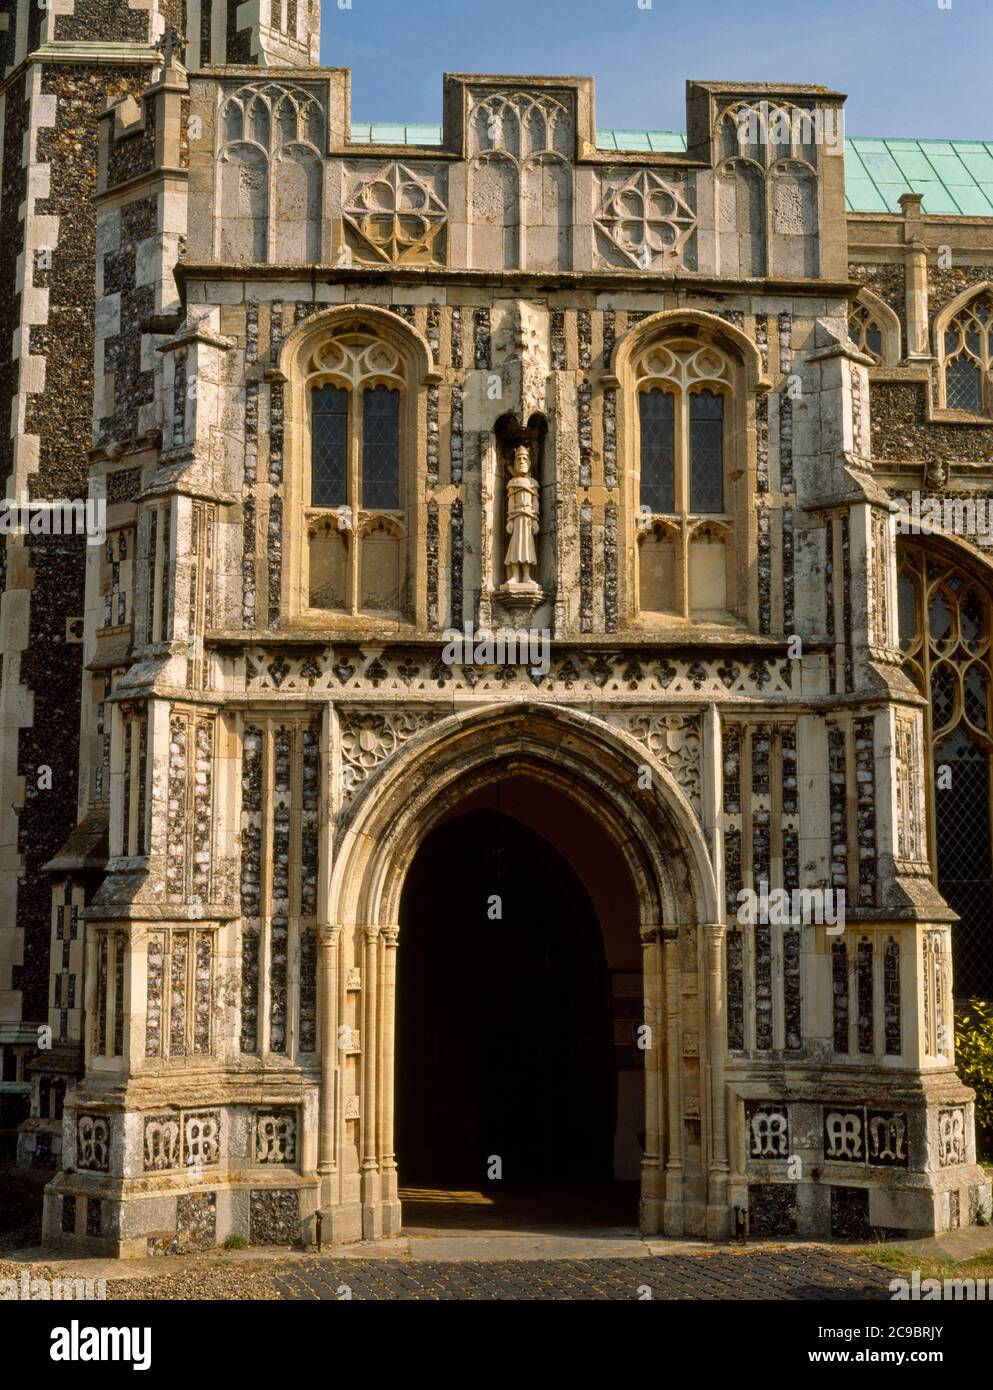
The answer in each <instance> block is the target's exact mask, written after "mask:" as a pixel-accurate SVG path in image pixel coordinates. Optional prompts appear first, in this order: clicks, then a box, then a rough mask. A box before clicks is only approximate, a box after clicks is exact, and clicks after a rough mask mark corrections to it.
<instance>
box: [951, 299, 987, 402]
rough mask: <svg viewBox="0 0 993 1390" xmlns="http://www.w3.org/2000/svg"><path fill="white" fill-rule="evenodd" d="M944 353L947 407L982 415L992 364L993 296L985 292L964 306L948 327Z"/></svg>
mask: <svg viewBox="0 0 993 1390" xmlns="http://www.w3.org/2000/svg"><path fill="white" fill-rule="evenodd" d="M944 352H945V405H946V406H947V407H948V409H949V410H967V411H969V412H970V413H971V414H973V415H978V414H980V413H981V412H982V410H983V409H984V401H983V381H984V378H986V377H987V376H988V374H989V371H990V366H991V362H993V297H991V296H990V295H989V294H988V293H984V294H981V295H978V296H977V297H976V298H975V299H972V300H970V301H969V303H968V304H965V305H963V306H962V308H961V309H960V310H959V311H958V313H957V314H955V315H954V317H953V318H952V319H951V320H950V321H949V323H948V324H947V325H946V327H945V334H944Z"/></svg>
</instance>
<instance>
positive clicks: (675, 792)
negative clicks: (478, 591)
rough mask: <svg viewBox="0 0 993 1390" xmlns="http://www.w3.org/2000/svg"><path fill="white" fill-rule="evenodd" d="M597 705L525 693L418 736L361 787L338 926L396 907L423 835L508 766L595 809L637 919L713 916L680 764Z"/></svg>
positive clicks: (340, 863) (337, 875)
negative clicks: (555, 702)
mask: <svg viewBox="0 0 993 1390" xmlns="http://www.w3.org/2000/svg"><path fill="white" fill-rule="evenodd" d="M645 762H646V750H645V748H644V747H643V746H642V745H641V744H639V743H638V742H637V740H636V739H634V738H633V737H632V736H631V735H630V734H629V733H627V732H626V731H625V730H621V729H618V728H617V727H615V726H614V725H611V724H608V723H607V722H606V721H604V720H602V719H600V718H598V717H597V716H595V715H591V714H586V713H581V712H579V711H576V710H571V709H566V708H562V707H558V706H548V705H539V704H530V703H527V702H522V703H514V704H502V705H499V706H495V707H494V706H488V707H487V708H485V709H482V710H479V709H477V710H474V711H472V712H470V713H460V714H454V715H451V716H449V717H447V718H445V719H443V720H441V721H440V722H437V723H434V724H432V725H431V726H430V727H429V728H427V729H424V730H422V731H420V732H418V733H417V734H415V735H414V736H413V737H412V738H410V739H409V740H408V741H407V742H406V743H405V744H404V746H403V747H402V748H400V749H398V750H397V752H396V753H395V754H394V755H393V756H392V757H391V758H390V759H389V760H388V761H387V762H386V763H385V764H384V765H383V766H382V767H381V768H380V769H379V770H378V772H377V774H376V776H375V777H372V778H370V779H369V781H368V782H367V783H366V784H365V785H364V786H363V787H361V788H360V789H359V791H358V794H357V796H356V798H355V800H354V802H353V805H352V809H351V812H350V814H349V817H348V819H347V822H346V823H345V824H343V825H342V826H341V827H340V829H339V840H338V843H337V844H336V846H335V852H334V865H333V869H332V873H331V881H330V884H329V898H328V917H329V920H330V921H331V922H333V923H335V924H337V925H341V926H354V925H356V924H366V925H375V924H380V925H387V924H391V923H395V922H396V921H397V919H398V913H399V906H400V894H401V892H402V889H403V883H404V879H405V877H406V873H407V869H408V868H409V866H410V864H411V863H412V861H413V858H414V854H415V853H416V851H417V848H418V846H419V845H420V843H421V842H422V840H423V839H424V837H425V835H426V834H427V833H428V831H429V830H430V829H431V828H432V826H433V825H434V824H436V823H437V822H438V820H439V819H440V818H441V817H442V816H443V815H444V814H445V813H446V812H448V811H449V810H451V809H454V808H455V807H456V806H457V805H458V803H459V802H461V801H462V800H463V799H464V798H465V797H466V796H468V795H469V794H470V793H471V792H472V791H474V790H475V789H477V788H478V787H481V786H485V785H487V784H489V783H491V782H493V781H495V780H497V779H498V778H500V777H504V776H507V775H520V774H524V775H530V776H535V777H538V778H540V779H541V780H543V781H546V782H549V783H550V784H551V785H553V786H555V787H557V788H558V789H559V790H560V791H562V792H564V793H565V794H566V795H569V796H571V797H572V798H573V799H574V800H575V801H576V802H577V803H578V804H579V805H580V806H582V807H584V808H585V809H586V810H587V811H588V812H589V813H590V814H591V815H593V816H594V817H595V818H596V820H597V821H598V823H599V824H600V825H601V826H602V827H603V829H604V830H605V831H606V833H607V834H608V835H610V836H611V838H612V839H613V840H614V842H615V844H616V846H617V848H618V850H619V851H620V853H621V855H622V857H623V858H624V859H625V862H626V863H627V866H628V869H629V871H630V873H631V877H632V882H633V885H634V888H635V891H636V894H637V898H638V902H639V912H640V915H641V921H640V923H639V926H641V927H652V926H657V925H658V924H659V923H660V922H666V923H672V924H685V923H689V922H696V923H699V924H705V923H714V922H717V921H719V920H720V917H719V911H720V909H719V896H718V892H717V885H716V880H715V878H714V874H713V868H712V866H711V863H710V858H709V855H708V852H707V846H706V843H705V841H704V838H703V834H702V832H701V830H700V826H699V822H698V821H697V818H696V816H695V815H694V812H693V809H692V807H691V806H690V803H689V802H688V800H687V799H686V796H685V794H684V792H683V791H682V789H681V788H680V787H679V785H678V783H677V782H676V780H675V778H674V777H673V776H672V774H671V773H670V772H669V771H668V770H667V769H666V768H665V767H664V766H662V765H661V764H657V765H656V766H654V767H653V769H652V772H653V776H652V779H651V781H652V785H651V787H649V788H644V787H639V785H638V784H639V775H638V774H639V768H642V767H644V765H645Z"/></svg>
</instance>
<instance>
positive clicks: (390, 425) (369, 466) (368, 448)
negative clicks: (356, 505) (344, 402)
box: [362, 386, 400, 511]
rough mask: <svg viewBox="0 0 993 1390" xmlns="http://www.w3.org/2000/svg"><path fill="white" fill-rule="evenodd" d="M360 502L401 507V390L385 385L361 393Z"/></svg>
mask: <svg viewBox="0 0 993 1390" xmlns="http://www.w3.org/2000/svg"><path fill="white" fill-rule="evenodd" d="M362 505H363V506H364V507H368V508H370V509H371V510H374V511H396V510H397V508H398V507H399V506H400V393H399V391H391V390H390V388H389V387H388V386H374V387H373V388H372V390H371V391H364V392H363V394H362Z"/></svg>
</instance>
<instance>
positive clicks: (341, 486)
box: [307, 327, 407, 617]
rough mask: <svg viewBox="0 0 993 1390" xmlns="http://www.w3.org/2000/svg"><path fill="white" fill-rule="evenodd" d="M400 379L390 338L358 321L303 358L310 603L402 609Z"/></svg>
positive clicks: (357, 609)
mask: <svg viewBox="0 0 993 1390" xmlns="http://www.w3.org/2000/svg"><path fill="white" fill-rule="evenodd" d="M404 384H405V383H404V368H403V360H402V358H401V356H400V353H399V352H398V350H397V349H396V347H394V346H393V344H392V342H388V341H386V340H385V339H383V338H380V337H378V336H377V335H376V334H375V333H374V332H372V331H367V330H365V329H364V328H362V327H357V328H356V329H354V330H353V331H349V332H345V333H342V334H340V335H338V336H336V337H333V338H331V339H329V340H328V341H326V342H325V343H323V344H322V345H321V347H320V348H319V350H318V351H316V352H315V353H313V355H312V356H311V358H310V360H309V362H308V370H307V386H308V389H309V395H310V427H311V441H310V448H311V473H310V498H309V506H308V508H307V527H308V540H309V546H308V563H309V584H308V589H309V606H310V607H311V608H318V609H324V610H330V611H332V612H341V613H346V614H351V615H356V614H359V613H371V614H375V615H382V616H389V617H399V616H400V613H401V610H402V607H403V589H404V572H405V565H404V555H405V549H404V546H405V540H406V534H407V532H406V515H405V508H406V502H405V494H404V480H403V470H402V468H401V459H402V448H403V437H402V434H403V432H402V423H401V422H402V403H403V387H404Z"/></svg>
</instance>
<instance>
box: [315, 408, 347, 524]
mask: <svg viewBox="0 0 993 1390" xmlns="http://www.w3.org/2000/svg"><path fill="white" fill-rule="evenodd" d="M312 401H313V407H312V412H311V422H310V423H311V448H312V451H313V473H312V478H311V488H310V501H311V506H314V507H343V506H344V505H345V502H346V496H347V488H346V481H345V480H346V475H347V471H348V392H347V391H344V390H342V388H341V387H340V386H319V387H317V388H316V390H315V391H314V392H313V395H312Z"/></svg>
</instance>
